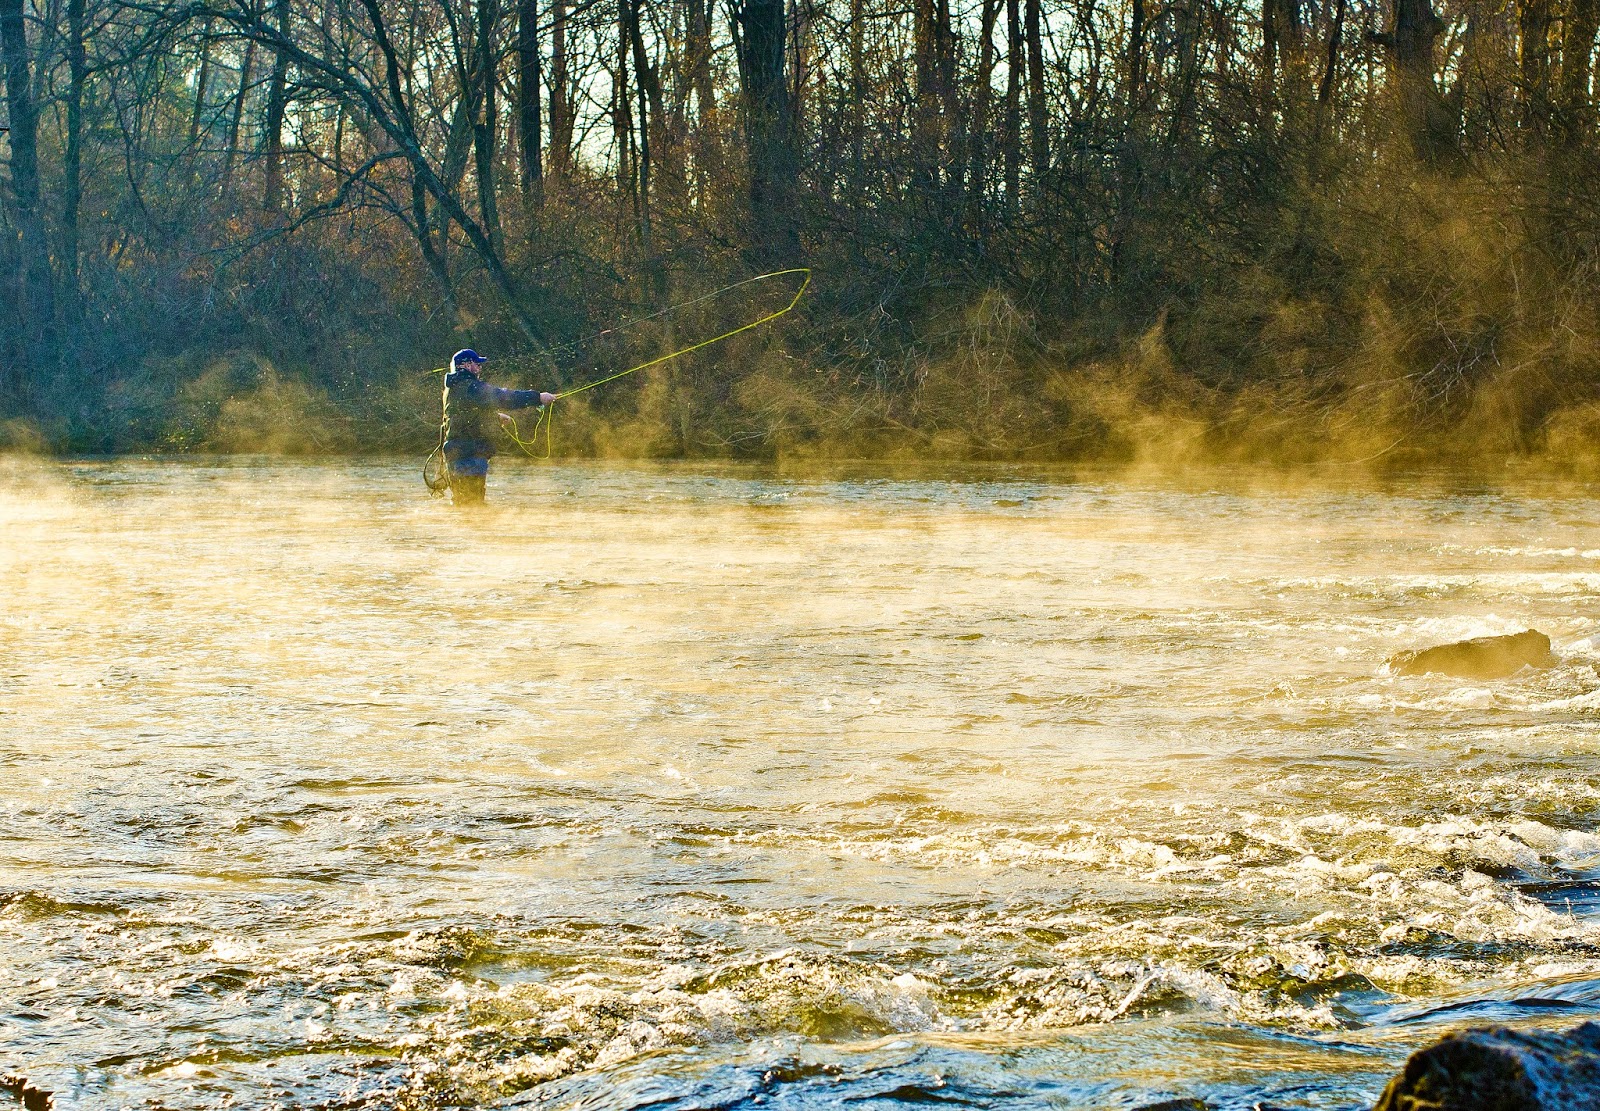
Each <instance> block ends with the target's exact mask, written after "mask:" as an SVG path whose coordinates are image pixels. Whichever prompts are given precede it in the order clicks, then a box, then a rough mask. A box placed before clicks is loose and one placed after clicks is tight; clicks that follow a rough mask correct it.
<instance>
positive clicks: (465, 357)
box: [450, 347, 489, 366]
mask: <svg viewBox="0 0 1600 1111" xmlns="http://www.w3.org/2000/svg"><path fill="white" fill-rule="evenodd" d="M488 361H489V360H488V359H485V358H484V357H483V356H482V355H480V354H478V353H477V352H476V351H474V350H473V349H472V348H470V347H463V348H462V349H461V350H460V351H457V352H456V353H455V354H454V355H451V356H450V365H451V366H460V365H461V364H462V363H486V362H488Z"/></svg>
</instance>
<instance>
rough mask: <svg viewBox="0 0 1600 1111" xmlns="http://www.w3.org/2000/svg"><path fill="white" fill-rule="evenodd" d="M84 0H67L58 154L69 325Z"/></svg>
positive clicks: (75, 302)
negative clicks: (63, 135) (63, 131)
mask: <svg viewBox="0 0 1600 1111" xmlns="http://www.w3.org/2000/svg"><path fill="white" fill-rule="evenodd" d="M84 9H85V0H67V95H66V104H65V107H66V117H67V118H66V125H67V141H66V145H65V149H64V150H63V151H62V154H61V283H62V287H63V289H64V290H65V292H66V313H67V317H68V320H69V323H70V324H76V323H77V320H78V317H79V315H80V312H79V310H80V308H81V298H80V296H79V289H78V223H79V220H78V217H79V210H80V209H81V208H82V202H83V90H84V86H85V85H86V84H87V83H88V80H89V61H88V57H87V55H86V54H85V50H84V37H85V35H86V34H87V33H88V18H87V13H86V12H85V10H84Z"/></svg>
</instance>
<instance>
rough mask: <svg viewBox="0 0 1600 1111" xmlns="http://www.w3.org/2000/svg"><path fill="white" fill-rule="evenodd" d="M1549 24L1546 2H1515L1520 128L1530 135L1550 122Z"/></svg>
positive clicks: (1541, 130)
mask: <svg viewBox="0 0 1600 1111" xmlns="http://www.w3.org/2000/svg"><path fill="white" fill-rule="evenodd" d="M1550 22H1551V12H1550V0H1518V3H1517V29H1518V32H1519V35H1520V38H1521V44H1520V45H1521V57H1520V62H1521V73H1522V89H1521V92H1522V126H1523V128H1524V129H1526V130H1527V131H1528V132H1529V133H1530V134H1531V135H1534V136H1539V135H1542V134H1543V133H1544V130H1545V125H1546V124H1547V123H1548V121H1549V119H1550Z"/></svg>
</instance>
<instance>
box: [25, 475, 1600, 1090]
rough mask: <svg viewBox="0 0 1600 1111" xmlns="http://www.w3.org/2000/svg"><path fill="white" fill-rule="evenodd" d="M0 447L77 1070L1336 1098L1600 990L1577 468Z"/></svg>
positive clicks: (68, 1056)
mask: <svg viewBox="0 0 1600 1111" xmlns="http://www.w3.org/2000/svg"><path fill="white" fill-rule="evenodd" d="M4 477H5V479H6V481H5V483H4V485H3V487H0V1072H11V1073H17V1074H21V1075H25V1076H26V1077H27V1078H28V1079H29V1080H30V1081H31V1082H32V1083H33V1084H35V1085H37V1086H38V1087H40V1088H44V1089H49V1090H52V1091H54V1092H55V1093H56V1100H57V1107H58V1108H109V1107H141V1108H142V1107H163V1108H185V1109H187V1108H222V1107H231V1108H271V1107H284V1108H289V1107H295V1108H305V1107H325V1108H357V1107H360V1108H366V1107H372V1108H428V1107H435V1106H443V1105H451V1106H455V1105H462V1104H468V1105H482V1106H501V1105H510V1106H527V1107H538V1108H573V1109H576V1108H628V1107H643V1106H649V1107H652V1108H659V1109H674V1108H682V1109H687V1108H709V1107H719V1108H720V1107H729V1108H732V1107H775V1108H819V1107H835V1106H841V1105H842V1106H849V1107H861V1108H863V1109H869V1111H870V1109H873V1108H890V1107H895V1106H909V1105H912V1104H916V1103H926V1102H933V1103H944V1104H949V1105H954V1106H963V1105H968V1106H994V1107H1005V1108H1013V1107H1015V1108H1035V1107H1037V1108H1045V1107H1049V1108H1086V1109H1087V1108H1130V1109H1131V1108H1134V1107H1138V1106H1140V1105H1142V1104H1148V1103H1151V1102H1155V1101H1157V1100H1160V1099H1165V1098H1172V1097H1175V1096H1195V1097H1200V1098H1204V1099H1205V1100H1207V1101H1209V1103H1210V1104H1211V1105H1212V1106H1213V1107H1216V1108H1225V1109H1238V1111H1244V1109H1247V1108H1252V1107H1255V1106H1257V1105H1258V1104H1260V1105H1263V1106H1272V1107H1277V1108H1285V1109H1288V1108H1328V1109H1334V1108H1337V1109H1355V1108H1364V1107H1369V1106H1370V1105H1371V1102H1372V1100H1373V1098H1374V1097H1375V1096H1376V1094H1377V1093H1378V1091H1379V1090H1380V1089H1381V1087H1382V1085H1383V1083H1384V1080H1385V1079H1386V1078H1387V1077H1388V1076H1389V1075H1390V1074H1391V1073H1392V1072H1393V1071H1394V1069H1395V1067H1396V1066H1397V1064H1398V1063H1399V1062H1401V1061H1403V1060H1404V1058H1405V1056H1406V1054H1407V1053H1408V1052H1410V1051H1411V1050H1412V1049H1414V1048H1416V1047H1417V1046H1419V1045H1422V1044H1425V1043H1427V1042H1429V1041H1431V1040H1433V1039H1435V1038H1437V1037H1438V1036H1440V1035H1441V1034H1442V1033H1443V1032H1445V1031H1447V1030H1450V1029H1453V1028H1456V1027H1458V1026H1462V1025H1470V1024H1475V1023H1478V1024H1481V1023H1485V1022H1507V1023H1511V1024H1513V1025H1520V1026H1538V1025H1565V1024H1570V1023H1572V1022H1575V1021H1577V1020H1578V1019H1581V1018H1586V1017H1590V1016H1593V1015H1595V1014H1596V1013H1597V1012H1600V884H1597V880H1600V834H1597V832H1596V827H1597V819H1600V729H1597V726H1600V677H1597V674H1596V667H1597V665H1600V528H1597V516H1596V503H1595V502H1594V501H1593V500H1592V499H1591V498H1590V496H1589V495H1588V491H1587V490H1585V489H1583V488H1578V487H1563V486H1555V485H1546V484H1541V483H1539V482H1535V481H1532V480H1529V481H1524V482H1520V483H1517V484H1514V485H1504V484H1502V485H1499V486H1488V485H1474V484H1471V483H1466V482H1456V481H1450V480H1447V479H1444V478H1439V477H1430V476H1423V477H1420V478H1415V479H1411V480H1406V481H1400V480H1392V481H1389V482H1387V483H1383V484H1377V485H1374V484H1363V483H1358V482H1354V481H1338V480H1335V479H1332V478H1319V479H1318V480H1317V481H1316V482H1314V483H1309V484H1305V483H1302V484H1300V485H1297V486H1289V485H1284V484H1283V483H1282V482H1279V481H1275V480H1268V479H1265V478H1257V479H1252V478H1251V477H1250V476H1248V475H1237V474H1234V475H1220V474H1219V475H1212V476H1209V477H1201V478H1198V479H1195V480H1194V481H1190V482H1185V483H1175V482H1170V481H1159V480H1146V481H1141V480H1136V479H1128V478H1118V477H1116V476H1112V475H1107V474H1102V473H1097V472H1078V473H1073V472H1067V471H1061V472H1051V471H1021V470H1002V469H993V470H965V471H940V470H934V469H927V470H906V469H902V470H889V469H881V468H880V469H874V468H867V467H860V468H853V469H852V468H835V469H833V470H831V471H828V472H826V473H821V474H792V473H785V472H782V471H772V470H760V469H750V468H736V467H708V466H689V465H671V466H668V465H660V466H655V465H620V464H601V463H595V464H582V465H543V466H537V465H524V466H517V465H515V463H513V462H512V461H502V463H501V465H500V466H499V467H498V469H497V471H496V474H495V476H494V478H493V479H492V481H491V504H490V506H489V507H488V508H487V509H485V510H483V511H480V512H476V513H474V512H457V511H453V510H451V509H450V507H449V506H447V505H446V504H444V503H442V502H438V501H434V500H431V499H430V498H429V497H428V496H427V494H426V492H425V491H424V490H423V488H422V484H421V481H420V479H419V477H418V475H417V467H416V465H415V464H413V463H412V462H410V461H405V462H388V461H379V462H328V463H294V462H280V461H271V460H233V461H229V460H194V461H142V460H111V461H95V460H89V461H67V462H62V463H37V464H31V465H23V464H18V463H13V464H11V465H10V466H9V469H8V470H7V472H6V475H5V476H4ZM1530 626H1531V627H1534V628H1537V629H1540V630H1542V631H1544V632H1546V633H1548V634H1549V635H1550V636H1551V638H1552V639H1553V641H1554V643H1555V647H1556V651H1557V652H1558V653H1559V655H1560V657H1561V659H1560V663H1559V664H1558V665H1557V666H1556V667H1554V668H1552V669H1550V670H1547V671H1543V672H1537V673H1535V672H1524V673H1522V674H1521V675H1518V676H1514V677H1512V678H1509V679H1504V680H1498V681H1494V682H1466V681H1462V680H1457V679H1448V678H1442V677H1424V678H1398V677H1394V676H1391V675H1389V674H1387V672H1386V670H1385V668H1384V666H1383V665H1384V660H1385V658H1386V657H1387V656H1388V655H1389V654H1391V653H1393V652H1395V651H1397V650H1400V649H1404V648H1415V647H1420V646H1423V645H1427V644H1433V643H1439V642H1442V641H1448V640H1455V639H1459V638H1463V637H1467V636H1475V635H1482V634H1487V633H1502V632H1511V631H1516V630H1519V629H1522V628H1526V627H1530ZM5 1098H6V1097H5V1096H4V1094H3V1092H0V1100H3V1099H5Z"/></svg>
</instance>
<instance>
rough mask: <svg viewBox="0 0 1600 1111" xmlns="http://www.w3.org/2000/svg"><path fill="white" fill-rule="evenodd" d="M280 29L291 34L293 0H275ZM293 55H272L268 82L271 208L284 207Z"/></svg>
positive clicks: (266, 195) (265, 195) (267, 203)
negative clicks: (285, 119) (285, 134)
mask: <svg viewBox="0 0 1600 1111" xmlns="http://www.w3.org/2000/svg"><path fill="white" fill-rule="evenodd" d="M274 8H275V9H276V13H277V24H278V33H279V34H280V35H282V36H284V37H285V38H287V37H288V35H289V0H274ZM288 82H289V57H288V55H286V54H284V53H283V51H281V50H280V51H276V52H275V53H274V54H273V57H272V80H271V82H270V83H269V84H268V86H267V136H266V139H267V142H266V146H267V173H266V186H265V189H264V190H263V192H262V198H261V207H262V208H263V209H265V210H266V211H268V212H279V211H281V210H282V208H283V116H284V110H285V108H286V107H287V104H286V99H287V95H288Z"/></svg>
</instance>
